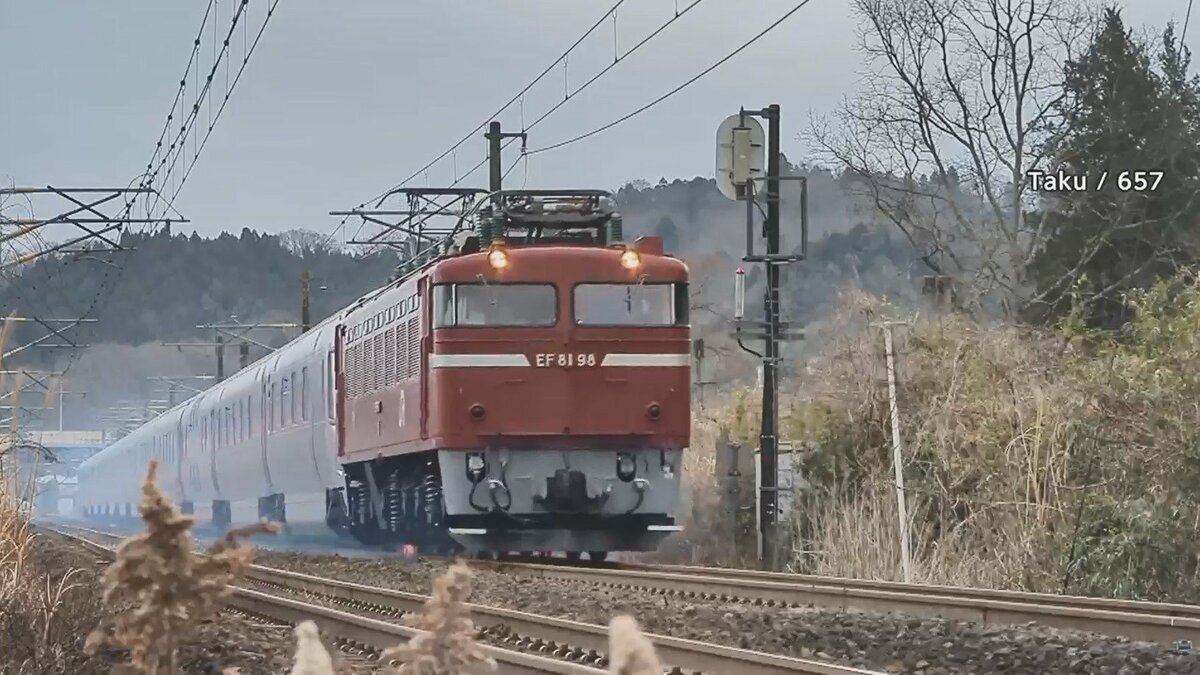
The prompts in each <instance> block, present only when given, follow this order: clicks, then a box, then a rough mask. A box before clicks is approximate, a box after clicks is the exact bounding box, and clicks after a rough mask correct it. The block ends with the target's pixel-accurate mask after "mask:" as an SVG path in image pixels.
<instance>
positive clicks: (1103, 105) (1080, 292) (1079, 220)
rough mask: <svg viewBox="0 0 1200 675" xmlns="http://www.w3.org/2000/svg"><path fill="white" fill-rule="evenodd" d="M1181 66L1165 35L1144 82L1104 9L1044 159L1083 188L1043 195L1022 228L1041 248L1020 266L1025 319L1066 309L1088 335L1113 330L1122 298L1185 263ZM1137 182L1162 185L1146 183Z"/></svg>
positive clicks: (1191, 177)
mask: <svg viewBox="0 0 1200 675" xmlns="http://www.w3.org/2000/svg"><path fill="white" fill-rule="evenodd" d="M1188 63H1189V56H1188V53H1187V51H1186V49H1185V48H1184V47H1182V46H1181V45H1179V44H1178V43H1177V40H1176V38H1175V36H1174V31H1173V30H1172V29H1170V28H1168V30H1167V31H1166V32H1165V33H1164V35H1163V37H1162V51H1161V55H1160V57H1159V59H1158V69H1157V70H1156V69H1155V68H1154V63H1153V59H1152V58H1151V55H1150V49H1149V48H1148V47H1147V45H1145V44H1143V43H1141V42H1139V41H1137V40H1135V39H1134V38H1133V37H1132V35H1131V33H1130V32H1129V31H1128V30H1127V29H1126V27H1125V25H1124V22H1123V21H1122V19H1121V14H1120V12H1119V11H1118V10H1116V9H1107V10H1105V13H1104V17H1103V22H1102V24H1101V28H1100V30H1099V31H1098V32H1097V34H1096V36H1095V38H1094V39H1093V42H1092V44H1091V45H1090V47H1089V48H1088V50H1087V51H1086V52H1084V53H1083V54H1082V55H1081V56H1080V58H1079V59H1078V60H1075V61H1070V62H1068V63H1067V64H1066V66H1065V75H1066V77H1065V91H1064V99H1063V103H1062V112H1063V115H1062V121H1061V125H1060V131H1059V133H1058V134H1056V138H1057V141H1056V142H1055V143H1054V144H1053V145H1052V147H1051V148H1049V151H1050V153H1051V156H1052V157H1053V160H1054V161H1053V166H1054V170H1055V171H1057V170H1061V171H1062V172H1063V173H1064V174H1067V175H1073V176H1086V177H1087V180H1088V182H1089V185H1088V189H1087V190H1082V191H1073V192H1062V191H1058V192H1053V193H1050V192H1044V193H1043V195H1042V197H1043V206H1044V211H1043V212H1042V213H1039V214H1034V215H1033V216H1031V218H1033V219H1038V218H1040V219H1041V220H1040V224H1041V225H1042V226H1043V227H1044V228H1045V231H1046V234H1047V238H1046V244H1045V246H1044V247H1043V249H1042V250H1041V251H1038V252H1037V254H1036V255H1035V257H1034V260H1033V263H1032V266H1031V267H1032V269H1031V272H1032V276H1033V279H1034V280H1035V282H1036V284H1037V287H1038V288H1037V290H1038V295H1037V296H1036V297H1035V299H1034V302H1033V303H1031V305H1030V307H1029V314H1030V316H1032V317H1035V318H1043V319H1044V318H1049V317H1053V316H1056V315H1060V314H1061V313H1062V312H1064V311H1065V310H1066V309H1067V308H1068V307H1069V305H1070V302H1071V299H1072V298H1073V297H1074V298H1079V299H1081V300H1082V301H1083V302H1084V305H1085V310H1086V314H1087V318H1088V319H1089V321H1090V323H1092V325H1096V326H1105V327H1115V326H1118V325H1120V324H1122V323H1124V322H1125V321H1127V320H1128V319H1129V310H1128V308H1127V306H1126V305H1125V303H1124V301H1123V299H1122V294H1123V292H1124V291H1127V290H1129V289H1131V288H1138V287H1146V286H1148V285H1150V284H1151V283H1153V281H1154V280H1156V279H1159V278H1162V277H1164V276H1167V275H1169V274H1171V273H1173V272H1174V271H1175V270H1177V269H1178V267H1179V266H1180V265H1182V264H1188V263H1191V262H1192V261H1194V260H1195V250H1194V247H1193V246H1191V245H1190V244H1189V243H1188V242H1189V238H1190V237H1191V236H1192V235H1190V233H1189V230H1190V229H1191V225H1192V223H1193V221H1194V219H1195V217H1196V215H1197V208H1196V207H1197V203H1196V201H1195V200H1196V198H1195V195H1196V194H1197V188H1198V187H1200V106H1198V105H1197V101H1198V100H1200V86H1198V84H1197V80H1196V79H1195V78H1189V77H1188V76H1187V69H1188ZM1139 171H1153V172H1159V171H1161V172H1163V173H1162V178H1161V180H1157V179H1156V177H1155V176H1154V175H1152V174H1143V175H1138V174H1136V173H1135V172H1139ZM1101 180H1103V181H1104V182H1103V185H1102V186H1101V185H1100V181H1101ZM1143 180H1144V181H1145V182H1146V184H1145V185H1135V186H1134V189H1130V186H1129V185H1128V183H1138V182H1142V181H1143ZM1155 182H1157V183H1158V184H1157V185H1154V183H1155ZM1151 188H1154V189H1151Z"/></svg>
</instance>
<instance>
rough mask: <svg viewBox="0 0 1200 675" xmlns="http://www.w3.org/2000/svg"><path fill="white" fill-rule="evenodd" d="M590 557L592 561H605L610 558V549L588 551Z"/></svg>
mask: <svg viewBox="0 0 1200 675" xmlns="http://www.w3.org/2000/svg"><path fill="white" fill-rule="evenodd" d="M588 558H590V559H591V560H592V562H604V560H605V559H606V558H608V551H588Z"/></svg>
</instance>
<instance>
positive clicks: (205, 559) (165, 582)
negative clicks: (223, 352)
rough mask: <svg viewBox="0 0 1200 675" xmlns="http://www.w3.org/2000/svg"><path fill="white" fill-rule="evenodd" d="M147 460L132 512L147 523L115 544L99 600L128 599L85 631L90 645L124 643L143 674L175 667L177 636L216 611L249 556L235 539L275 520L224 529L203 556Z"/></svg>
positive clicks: (267, 529) (272, 528)
mask: <svg viewBox="0 0 1200 675" xmlns="http://www.w3.org/2000/svg"><path fill="white" fill-rule="evenodd" d="M157 469H158V463H157V462H155V461H151V462H150V466H149V469H148V470H147V472H146V480H145V482H144V483H143V484H142V500H141V503H140V504H139V505H138V512H139V514H140V515H141V517H142V521H143V522H145V524H146V529H145V531H144V532H143V533H142V534H139V535H137V536H136V537H133V538H131V539H128V540H126V541H125V542H124V543H122V544H121V546H120V548H118V549H117V556H116V561H115V562H114V563H113V564H112V565H111V566H110V567H109V568H108V570H106V572H105V574H104V602H105V603H106V604H109V605H110V606H111V605H112V604H113V603H116V602H118V601H127V602H128V603H129V604H130V605H131V606H130V607H128V608H127V609H125V610H123V611H121V612H119V613H117V614H116V615H115V616H113V617H111V621H109V622H107V624H108V625H103V624H102V625H101V627H99V628H97V629H96V630H94V631H93V632H92V633H91V635H89V636H88V641H87V646H88V650H89V651H90V652H95V651H96V650H98V649H100V648H103V647H115V648H124V649H128V650H129V656H130V661H131V663H130V665H131V666H132V671H133V672H137V673H143V674H145V675H158V674H159V673H172V674H173V673H175V672H177V663H176V661H177V653H178V647H179V644H180V641H181V639H182V638H183V637H184V636H185V635H187V633H188V632H189V631H190V629H192V628H193V627H194V626H196V625H197V624H198V623H199V622H200V621H202V620H203V619H205V618H207V617H209V616H212V615H213V614H215V613H216V612H217V611H219V610H220V608H221V605H222V603H223V601H224V599H225V597H226V596H227V595H229V593H230V592H231V590H230V587H229V585H230V584H231V583H233V582H234V581H235V580H236V579H237V578H239V577H240V576H241V575H242V573H244V572H245V570H246V568H247V567H249V566H250V565H251V564H252V563H253V562H254V549H253V548H252V547H249V546H245V545H243V544H241V543H240V542H239V538H242V537H249V536H251V535H254V534H263V533H270V534H273V533H275V532H277V531H278V527H277V526H276V525H275V524H274V523H265V522H264V523H258V524H255V525H252V526H249V527H245V528H237V529H233V530H230V531H229V532H228V533H227V534H226V535H225V537H224V538H223V539H221V540H220V541H218V542H217V543H216V544H214V545H213V546H212V547H211V548H210V549H209V550H208V552H207V555H204V556H199V555H197V554H196V553H195V551H194V548H193V538H192V526H193V525H194V524H195V520H194V519H193V518H191V517H190V516H185V515H182V514H180V512H179V510H178V509H177V508H176V507H175V505H174V504H173V503H171V501H170V500H169V499H168V498H167V497H166V495H164V494H163V493H162V491H161V490H160V489H159V487H158V483H157V482H156V481H155V474H156V472H157Z"/></svg>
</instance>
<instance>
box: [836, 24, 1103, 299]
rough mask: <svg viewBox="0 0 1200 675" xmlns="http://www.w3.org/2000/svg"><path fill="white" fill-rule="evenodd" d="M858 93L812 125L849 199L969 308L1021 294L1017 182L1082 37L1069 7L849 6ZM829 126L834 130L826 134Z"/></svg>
mask: <svg viewBox="0 0 1200 675" xmlns="http://www.w3.org/2000/svg"><path fill="white" fill-rule="evenodd" d="M854 8H855V11H856V13H857V14H858V15H859V17H860V19H861V22H862V25H861V28H860V36H859V37H860V50H861V51H862V52H863V53H864V54H865V55H866V56H867V64H866V66H867V67H866V68H865V69H864V71H863V73H862V76H861V84H862V90H861V91H860V92H859V94H858V95H857V96H856V97H854V98H852V99H850V100H848V101H847V102H846V103H845V104H844V105H843V106H842V108H841V109H840V110H839V111H838V113H837V114H836V115H835V120H834V122H835V123H831V122H830V121H828V120H826V121H824V122H823V123H818V124H814V128H813V137H814V139H815V141H816V143H817V144H818V146H819V147H820V148H822V149H823V151H824V152H825V153H827V154H828V155H829V156H830V157H832V158H833V159H835V160H836V161H837V162H838V163H839V164H841V165H843V166H844V167H845V168H846V169H848V170H849V173H850V174H851V175H852V176H853V178H854V180H852V181H851V184H852V187H851V190H853V191H854V192H856V193H858V194H860V195H862V196H864V197H866V199H867V200H868V202H869V203H871V204H872V205H873V206H874V209H875V210H876V211H877V213H878V215H879V216H880V217H882V218H883V219H885V220H886V221H887V222H889V223H891V224H893V225H895V226H896V227H897V228H898V229H899V230H900V231H901V232H902V233H903V234H904V235H905V236H906V237H907V238H908V239H909V241H910V242H912V244H913V246H914V247H915V248H916V249H917V251H918V254H919V256H920V257H921V259H922V260H923V261H924V263H925V264H926V266H928V267H929V269H930V270H931V271H933V272H934V273H936V274H950V275H952V276H954V277H957V278H958V279H959V280H960V281H962V282H965V287H964V288H963V289H962V290H963V291H965V295H966V296H967V297H968V300H967V301H968V302H969V303H972V304H976V305H978V304H979V303H983V302H986V301H988V300H989V299H995V300H998V301H999V302H1000V304H1001V306H1002V307H1003V309H1004V310H1005V312H1006V313H1007V312H1010V311H1012V310H1013V309H1014V308H1015V306H1014V305H1015V303H1014V301H1016V300H1019V299H1020V298H1021V297H1023V296H1024V295H1025V294H1027V293H1028V290H1029V289H1028V283H1027V280H1026V279H1025V278H1024V274H1023V271H1024V266H1025V263H1026V261H1027V260H1028V259H1029V258H1030V256H1031V255H1032V254H1033V252H1034V251H1035V250H1036V249H1037V247H1038V245H1039V244H1040V241H1041V238H1042V233H1041V232H1039V231H1038V229H1037V226H1036V225H1033V226H1027V223H1026V222H1025V218H1024V211H1025V209H1026V208H1027V207H1028V206H1030V205H1031V202H1032V199H1033V198H1034V194H1033V192H1032V190H1031V189H1030V186H1029V184H1028V181H1027V175H1028V173H1029V172H1030V171H1031V170H1035V169H1039V168H1041V167H1042V166H1043V164H1044V160H1045V159H1046V158H1045V157H1044V156H1043V148H1045V147H1047V140H1048V138H1047V136H1048V135H1049V133H1051V132H1050V130H1051V129H1053V128H1054V122H1055V117H1056V116H1057V115H1058V114H1060V112H1061V108H1060V106H1059V103H1060V102H1061V100H1062V96H1063V89H1062V64H1063V62H1064V61H1065V60H1066V59H1068V58H1071V57H1072V56H1073V54H1074V52H1075V50H1076V48H1077V47H1078V46H1079V45H1080V44H1081V42H1082V41H1083V40H1082V38H1084V37H1085V36H1086V35H1087V34H1088V31H1089V24H1088V21H1087V20H1086V19H1085V17H1084V15H1083V14H1082V12H1081V11H1080V10H1079V8H1078V7H1077V5H1076V3H1075V2H1074V0H854ZM834 127H836V130H833V128H834Z"/></svg>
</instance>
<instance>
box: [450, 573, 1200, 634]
mask: <svg viewBox="0 0 1200 675" xmlns="http://www.w3.org/2000/svg"><path fill="white" fill-rule="evenodd" d="M472 564H475V565H478V566H484V567H491V568H493V569H495V570H496V571H497V572H500V573H503V574H510V575H513V576H520V577H524V578H528V579H558V580H565V581H573V582H580V583H588V584H593V585H598V586H606V587H610V588H617V589H632V588H638V589H645V590H650V591H652V592H659V593H663V594H668V595H679V596H684V597H695V598H702V599H716V600H724V601H734V602H736V601H741V602H749V603H752V604H756V605H766V606H779V607H812V606H815V607H822V608H826V609H832V610H836V611H867V612H896V613H902V614H910V615H916V616H936V617H943V618H948V619H959V620H963V621H975V622H981V623H989V624H1026V623H1037V624H1042V625H1045V626H1051V627H1054V628H1060V629H1068V630H1080V631H1087V632H1092V633H1099V634H1102V635H1111V636H1116V637H1124V638H1127V639H1130V640H1137V641H1144V642H1157V643H1161V644H1173V643H1174V642H1176V641H1179V640H1189V641H1191V642H1192V643H1193V644H1195V643H1196V642H1197V641H1200V606H1194V605H1184V604H1173V603H1155V602H1145V601H1136V600H1116V599H1108V598H1094V597H1082V596H1067V595H1054V594H1050V593H1028V592H1021V591H997V590H989V589H981V588H961V587H953V586H925V585H921V584H903V583H894V582H885V581H865V580H855V579H843V578H837V577H819V576H805V575H797V574H786V573H778V572H775V573H765V572H758V571H754V570H733V569H724V568H708V567H691V566H654V565H621V566H619V567H616V568H602V567H583V566H564V565H546V564H538V563H524V562H491V561H472Z"/></svg>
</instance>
